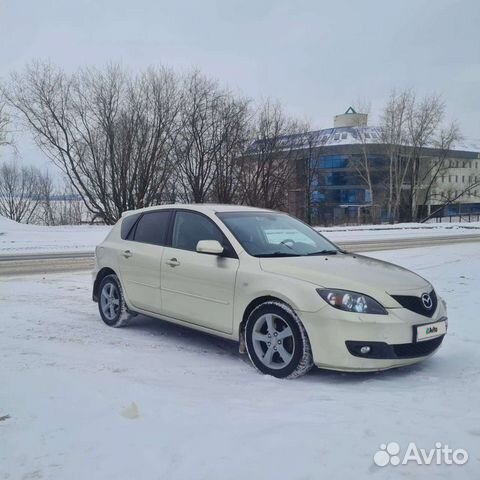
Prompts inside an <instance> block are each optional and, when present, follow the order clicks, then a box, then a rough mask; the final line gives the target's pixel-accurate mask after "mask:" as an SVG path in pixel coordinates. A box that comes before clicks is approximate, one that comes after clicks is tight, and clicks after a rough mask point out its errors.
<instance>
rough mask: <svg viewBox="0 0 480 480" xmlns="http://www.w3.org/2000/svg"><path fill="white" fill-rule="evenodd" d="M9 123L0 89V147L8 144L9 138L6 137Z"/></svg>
mask: <svg viewBox="0 0 480 480" xmlns="http://www.w3.org/2000/svg"><path fill="white" fill-rule="evenodd" d="M9 123H10V118H9V115H8V114H7V104H6V101H5V98H4V96H3V94H2V92H1V91H0V147H1V146H3V145H9V144H10V143H11V139H9V137H8V125H9Z"/></svg>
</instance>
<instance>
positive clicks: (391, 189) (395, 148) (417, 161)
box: [382, 90, 459, 221]
mask: <svg viewBox="0 0 480 480" xmlns="http://www.w3.org/2000/svg"><path fill="white" fill-rule="evenodd" d="M444 115H445V104H444V102H443V100H442V99H441V98H440V97H439V96H437V95H430V96H427V97H425V98H423V99H422V100H420V101H418V100H417V98H416V96H415V94H414V93H413V92H412V91H411V90H404V91H402V92H400V93H397V92H395V91H394V92H392V94H391V96H390V99H389V101H388V102H387V105H386V107H385V109H384V113H383V117H382V137H383V138H382V141H383V143H384V144H385V148H386V150H387V155H388V157H389V162H390V165H389V178H388V182H387V184H388V203H387V205H388V216H389V218H390V220H391V221H397V220H398V219H399V217H400V214H401V212H400V211H401V209H402V208H403V217H404V218H406V219H407V220H410V221H411V220H415V219H417V217H418V214H419V213H418V205H419V204H423V203H422V200H423V201H425V200H426V198H425V192H426V193H427V195H428V194H429V192H430V191H431V186H432V185H433V184H434V182H435V179H436V177H437V176H438V173H439V172H440V171H441V169H442V166H443V164H444V161H445V158H446V152H447V151H448V149H449V148H450V146H451V145H452V144H453V143H454V141H455V140H456V139H458V138H459V132H458V128H457V127H456V126H454V125H452V126H450V127H449V128H448V129H444V130H442V127H441V124H442V121H443V119H444ZM439 146H440V151H441V153H440V154H439V156H438V158H437V159H436V160H435V161H433V162H432V161H430V160H428V161H427V159H426V157H427V156H428V157H429V156H430V154H428V155H427V153H428V152H427V151H428V150H429V149H431V148H434V147H437V148H438V147H439Z"/></svg>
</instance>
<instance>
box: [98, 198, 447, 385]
mask: <svg viewBox="0 0 480 480" xmlns="http://www.w3.org/2000/svg"><path fill="white" fill-rule="evenodd" d="M95 258H96V262H95V263H96V268H95V272H94V287H93V299H94V301H96V302H98V307H99V311H100V315H101V317H102V319H103V321H104V322H105V323H106V324H107V325H109V326H112V327H120V326H124V325H126V324H127V323H128V321H130V320H131V319H132V318H133V317H135V315H138V314H142V315H148V316H151V317H156V318H160V319H164V320H167V321H170V322H173V323H177V324H181V325H185V326H189V327H191V328H195V329H197V330H201V331H203V332H207V333H210V334H213V335H218V336H221V337H225V338H229V339H232V340H236V341H238V342H239V343H240V351H241V352H244V351H245V350H246V352H247V353H248V355H249V357H250V360H251V361H252V363H253V364H254V366H255V367H256V368H257V369H258V370H260V371H261V372H262V373H265V374H269V375H273V376H275V377H279V378H294V377H298V376H300V375H303V374H305V373H306V372H308V370H310V368H311V367H312V366H313V365H316V366H317V367H320V368H326V369H331V370H340V371H356V372H358V371H376V370H383V369H388V368H393V367H400V366H403V365H409V364H413V363H415V362H418V361H420V360H423V359H425V358H427V357H428V356H429V355H431V354H432V353H434V352H435V351H436V350H437V349H438V348H439V347H440V345H441V343H442V341H443V339H444V336H445V334H446V331H447V312H446V305H445V302H444V301H443V300H442V299H441V298H440V297H439V296H438V295H437V294H436V293H435V291H434V289H433V287H432V285H431V284H430V283H429V282H428V281H427V280H425V279H424V278H422V277H420V276H419V275H417V274H415V273H413V272H411V271H409V270H406V269H405V268H401V267H398V266H396V265H392V264H390V263H386V262H382V261H379V260H375V259H372V258H368V257H365V256H361V255H357V254H352V253H348V252H345V251H343V250H342V249H340V248H338V247H337V246H335V245H334V244H333V243H332V242H330V241H329V240H327V239H326V238H325V237H323V236H322V235H321V234H319V233H318V232H317V231H315V230H314V229H312V228H311V227H309V226H307V225H306V224H304V223H302V222H301V221H299V220H297V219H295V218H293V217H291V216H289V215H286V214H284V213H280V212H274V211H270V210H263V209H258V208H249V207H244V206H232V205H211V204H201V205H200V204H199V205H166V206H161V207H151V208H145V209H141V210H135V211H130V212H126V213H125V214H124V215H123V216H122V218H121V219H120V220H119V221H118V223H117V224H116V225H115V226H114V227H113V228H112V230H111V232H110V233H109V234H108V236H107V238H106V239H105V240H104V241H103V242H102V243H101V244H100V245H99V246H98V247H97V248H96V256H95Z"/></svg>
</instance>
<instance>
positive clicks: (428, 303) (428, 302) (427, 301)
mask: <svg viewBox="0 0 480 480" xmlns="http://www.w3.org/2000/svg"><path fill="white" fill-rule="evenodd" d="M422 303H423V306H424V307H425V308H426V309H427V310H430V309H431V308H432V307H433V301H432V297H431V296H430V295H429V294H428V293H424V294H423V295H422Z"/></svg>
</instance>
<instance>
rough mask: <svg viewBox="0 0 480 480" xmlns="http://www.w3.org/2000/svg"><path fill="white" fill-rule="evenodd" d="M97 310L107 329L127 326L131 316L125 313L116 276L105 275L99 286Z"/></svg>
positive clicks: (124, 305) (122, 297)
mask: <svg viewBox="0 0 480 480" xmlns="http://www.w3.org/2000/svg"><path fill="white" fill-rule="evenodd" d="M98 291H99V295H98V310H99V312H100V316H101V317H102V320H103V321H104V322H105V323H106V324H107V325H108V326H109V327H124V326H126V325H128V323H129V321H130V320H131V318H132V315H131V314H130V313H129V312H128V311H127V305H126V304H125V298H124V296H123V290H122V286H121V284H120V281H119V279H118V277H117V276H116V275H113V274H112V275H107V276H106V277H105V278H103V279H102V281H101V282H100V286H99V290H98Z"/></svg>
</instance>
